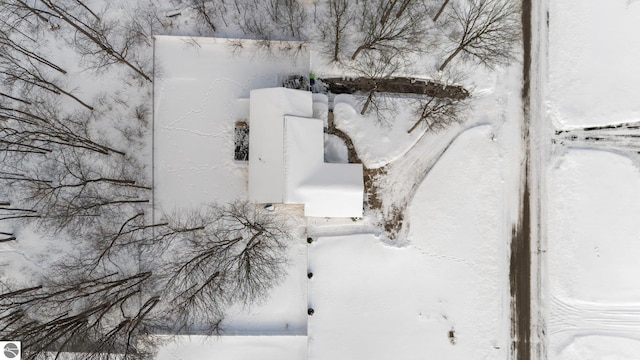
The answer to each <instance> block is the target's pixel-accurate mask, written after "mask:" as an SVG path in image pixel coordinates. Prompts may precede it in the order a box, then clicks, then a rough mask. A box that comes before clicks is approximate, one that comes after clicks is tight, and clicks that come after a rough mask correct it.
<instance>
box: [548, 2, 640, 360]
mask: <svg viewBox="0 0 640 360" xmlns="http://www.w3.org/2000/svg"><path fill="white" fill-rule="evenodd" d="M639 42H640V2H637V1H626V0H615V1H607V2H601V1H600V2H598V1H590V2H589V1H587V2H585V1H579V0H563V1H549V59H548V60H549V64H548V67H549V74H548V79H546V81H547V82H548V84H547V85H546V97H545V100H546V105H547V110H548V113H547V115H548V121H549V124H548V126H553V125H556V126H557V127H560V128H571V127H580V126H598V125H606V124H611V123H621V122H637V121H639V120H640V102H638V96H637V94H638V93H639V92H640V72H638V71H637V64H638V62H639V61H640V48H639V47H638V46H636V45H635V44H637V43H639ZM616 133H617V134H616ZM611 134H612V135H611V139H613V140H608V141H601V142H597V141H593V136H592V137H591V140H590V141H586V140H585V141H582V142H580V143H576V145H574V146H573V147H572V146H571V141H570V140H565V141H563V142H562V143H563V144H564V145H556V146H557V147H556V148H555V150H556V151H555V152H553V153H552V157H551V160H550V161H549V163H548V164H546V169H545V170H544V171H546V174H545V173H543V174H541V177H542V179H543V181H546V186H545V188H546V193H545V195H544V198H543V199H542V203H543V209H544V210H545V211H544V213H543V225H544V234H543V236H544V238H543V244H545V245H546V247H543V253H542V256H543V259H544V261H543V263H542V264H543V268H542V274H543V289H542V294H543V297H542V299H543V304H542V306H543V308H544V309H545V311H544V313H545V320H544V322H545V324H546V339H545V342H546V344H547V347H546V350H547V358H548V359H549V360H578V359H589V360H591V359H593V360H596V359H637V358H638V354H639V353H640V280H638V278H637V274H639V273H640V262H639V261H638V257H639V256H640V241H639V240H640V235H638V234H640V223H639V222H638V217H639V216H640V204H639V203H638V201H637V199H638V198H640V170H639V169H638V167H637V162H634V160H635V155H636V154H635V152H636V151H637V145H634V141H635V140H634V136H635V134H637V130H635V129H633V128H630V129H622V131H620V130H615V131H614V130H612V131H611ZM622 134H624V136H621V135H622ZM629 134H631V136H629ZM587 135H589V136H591V135H590V134H587ZM587 135H585V136H587ZM606 135H607V136H608V134H606ZM616 137H617V138H616ZM543 141H545V140H544V139H543ZM617 142H624V144H630V149H631V150H629V151H627V150H626V149H624V150H618V149H615V148H612V147H611V146H613V145H615V144H616V143H617ZM542 145H543V147H544V146H546V145H544V144H542ZM627 147H629V146H627ZM629 154H631V155H632V156H625V155H629ZM545 175H547V176H545Z"/></svg>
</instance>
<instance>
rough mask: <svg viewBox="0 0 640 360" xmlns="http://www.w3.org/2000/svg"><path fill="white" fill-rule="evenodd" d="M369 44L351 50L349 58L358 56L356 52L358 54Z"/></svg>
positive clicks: (353, 58) (352, 58)
mask: <svg viewBox="0 0 640 360" xmlns="http://www.w3.org/2000/svg"><path fill="white" fill-rule="evenodd" d="M368 47H369V45H360V46H359V47H358V48H357V49H356V51H354V52H353V55H351V60H355V59H356V57H357V56H358V54H360V52H361V51H362V50H364V49H366V48H368Z"/></svg>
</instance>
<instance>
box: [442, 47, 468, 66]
mask: <svg viewBox="0 0 640 360" xmlns="http://www.w3.org/2000/svg"><path fill="white" fill-rule="evenodd" d="M462 49H464V47H463V46H458V48H457V49H456V51H454V52H452V53H451V55H449V57H448V58H446V59H445V60H444V62H443V63H442V65H440V67H439V68H438V71H442V70H444V68H445V67H447V65H449V63H450V62H451V60H453V58H455V57H456V56H458V54H460V52H461V51H462Z"/></svg>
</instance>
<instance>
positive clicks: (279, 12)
mask: <svg viewBox="0 0 640 360" xmlns="http://www.w3.org/2000/svg"><path fill="white" fill-rule="evenodd" d="M233 7H234V8H235V9H236V16H235V17H234V21H235V23H236V24H237V25H238V26H239V27H240V29H241V30H242V31H243V32H244V33H245V34H246V35H249V36H252V37H257V38H258V39H263V40H301V39H303V38H304V33H303V32H302V31H303V30H304V27H305V25H306V21H307V12H306V10H305V8H304V6H303V5H302V4H300V2H299V1H298V0H264V1H263V0H246V1H239V0H235V2H234V5H233Z"/></svg>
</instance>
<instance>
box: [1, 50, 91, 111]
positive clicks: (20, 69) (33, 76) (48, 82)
mask: <svg viewBox="0 0 640 360" xmlns="http://www.w3.org/2000/svg"><path fill="white" fill-rule="evenodd" d="M48 66H52V65H48ZM0 79H1V80H2V82H3V83H4V84H8V85H14V84H16V83H22V84H23V88H24V89H26V91H31V89H33V88H34V87H37V88H39V89H42V90H46V91H48V92H51V93H53V94H56V95H61V94H64V95H66V96H68V97H70V98H72V99H73V100H75V101H77V102H78V103H79V104H80V105H82V106H84V107H85V108H87V109H89V110H93V107H92V106H91V105H89V104H87V103H86V102H84V101H82V100H81V99H80V98H78V97H77V96H75V95H74V94H73V93H72V92H71V91H67V90H65V89H64V88H62V86H61V85H60V84H59V81H57V80H55V79H52V78H50V77H49V76H47V75H45V74H44V73H43V71H41V70H40V69H39V68H38V67H37V66H35V64H34V63H33V60H32V59H31V58H29V57H27V58H24V57H23V58H20V57H14V56H12V54H11V53H9V52H4V53H3V54H2V55H0ZM14 99H15V98H14Z"/></svg>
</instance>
